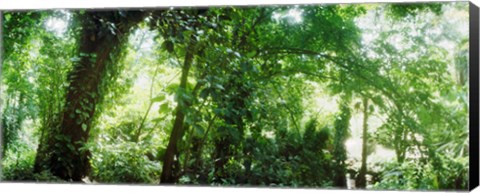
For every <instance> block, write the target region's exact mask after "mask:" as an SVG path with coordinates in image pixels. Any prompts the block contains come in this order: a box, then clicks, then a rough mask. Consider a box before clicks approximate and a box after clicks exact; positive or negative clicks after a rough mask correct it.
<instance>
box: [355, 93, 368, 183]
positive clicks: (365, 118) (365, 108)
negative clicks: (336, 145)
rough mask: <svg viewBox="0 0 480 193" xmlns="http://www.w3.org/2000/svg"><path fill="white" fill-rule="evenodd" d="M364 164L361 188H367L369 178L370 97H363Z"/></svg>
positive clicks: (361, 173) (361, 171) (361, 172)
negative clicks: (367, 177)
mask: <svg viewBox="0 0 480 193" xmlns="http://www.w3.org/2000/svg"><path fill="white" fill-rule="evenodd" d="M362 138H363V141H362V166H361V168H360V172H359V174H358V180H357V181H358V184H357V186H358V187H359V188H365V187H366V186H367V180H366V177H365V175H366V174H367V156H368V154H367V143H368V98H366V97H364V98H363V134H362Z"/></svg>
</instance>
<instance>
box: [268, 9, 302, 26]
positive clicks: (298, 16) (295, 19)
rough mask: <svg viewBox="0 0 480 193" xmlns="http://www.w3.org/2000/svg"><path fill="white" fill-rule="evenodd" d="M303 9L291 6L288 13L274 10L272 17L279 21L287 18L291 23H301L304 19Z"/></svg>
mask: <svg viewBox="0 0 480 193" xmlns="http://www.w3.org/2000/svg"><path fill="white" fill-rule="evenodd" d="M302 14H303V10H302V9H300V8H298V7H297V6H295V7H294V8H291V9H290V10H288V12H286V13H279V12H274V13H273V15H272V18H273V19H274V20H275V21H277V22H279V21H280V20H282V19H286V20H287V21H288V22H289V23H291V24H295V23H301V22H302V21H303V16H302Z"/></svg>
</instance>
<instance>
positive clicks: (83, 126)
mask: <svg viewBox="0 0 480 193" xmlns="http://www.w3.org/2000/svg"><path fill="white" fill-rule="evenodd" d="M82 130H83V131H87V124H85V123H82Z"/></svg>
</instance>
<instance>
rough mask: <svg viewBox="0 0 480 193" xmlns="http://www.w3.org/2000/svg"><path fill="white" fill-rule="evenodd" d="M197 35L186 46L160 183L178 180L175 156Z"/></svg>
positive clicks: (181, 134)
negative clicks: (174, 169) (173, 118)
mask: <svg viewBox="0 0 480 193" xmlns="http://www.w3.org/2000/svg"><path fill="white" fill-rule="evenodd" d="M194 44H195V37H194V36H192V37H191V38H190V42H189V44H188V46H187V47H186V49H187V50H186V54H185V60H184V61H183V67H182V77H181V78H180V86H179V88H178V91H177V100H178V101H177V102H178V104H177V107H176V108H175V122H174V123H173V128H172V132H171V133H170V140H169V141H168V146H167V150H166V152H165V157H164V159H163V169H162V175H161V176H160V183H162V184H173V183H175V181H176V178H175V174H174V172H173V167H174V157H175V155H176V154H177V144H178V141H179V140H180V139H182V137H183V134H184V126H183V125H184V120H185V109H187V108H189V106H190V104H191V103H190V102H187V101H186V100H185V97H184V95H186V89H187V81H188V73H189V71H190V68H191V66H192V62H193V56H194V50H195V49H194V46H195V45H194Z"/></svg>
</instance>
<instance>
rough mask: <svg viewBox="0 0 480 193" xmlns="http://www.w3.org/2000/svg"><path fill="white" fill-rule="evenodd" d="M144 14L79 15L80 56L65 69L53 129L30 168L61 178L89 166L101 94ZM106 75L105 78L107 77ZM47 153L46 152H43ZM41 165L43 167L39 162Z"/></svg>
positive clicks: (74, 178)
mask: <svg viewBox="0 0 480 193" xmlns="http://www.w3.org/2000/svg"><path fill="white" fill-rule="evenodd" d="M143 17H144V13H142V12H133V11H132V12H125V11H123V12H122V11H119V12H113V11H108V12H86V13H85V14H83V15H81V16H79V18H78V19H79V20H78V21H79V22H80V25H81V27H82V30H81V35H80V39H79V48H78V54H79V55H80V59H79V61H78V63H76V64H75V65H74V68H73V69H72V71H71V72H70V73H69V76H68V81H69V83H70V85H69V88H68V89H67V94H66V101H65V105H64V108H63V112H62V115H61V116H60V117H61V118H63V119H61V120H60V124H59V128H58V129H54V130H53V132H54V133H53V135H52V134H51V135H50V136H51V137H50V139H49V140H48V141H46V142H45V143H48V144H40V146H43V145H46V148H39V150H44V152H42V151H40V152H38V153H37V157H36V159H38V160H36V162H35V170H36V172H40V171H41V170H43V169H48V170H50V171H51V172H52V174H53V175H55V176H58V177H60V178H62V179H64V180H72V181H81V179H82V178H83V177H85V176H86V175H87V174H88V172H89V169H90V165H89V161H88V159H89V155H90V153H89V151H88V150H86V147H85V143H86V142H87V141H88V139H89V132H90V129H91V127H92V125H91V124H92V122H93V120H94V117H95V110H96V107H97V104H99V103H100V102H101V101H102V99H103V96H104V95H105V91H106V88H107V86H106V85H108V83H109V81H110V82H111V81H113V80H114V77H112V76H109V75H111V74H112V73H113V74H115V73H114V70H118V67H117V63H118V62H119V61H120V59H121V53H122V51H123V45H124V44H125V43H126V42H127V40H128V35H129V32H130V29H131V27H133V26H134V25H136V24H137V23H139V22H140V21H141V20H142V19H143ZM107 78H108V79H107ZM44 155H49V156H44ZM42 167H43V168H42Z"/></svg>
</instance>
